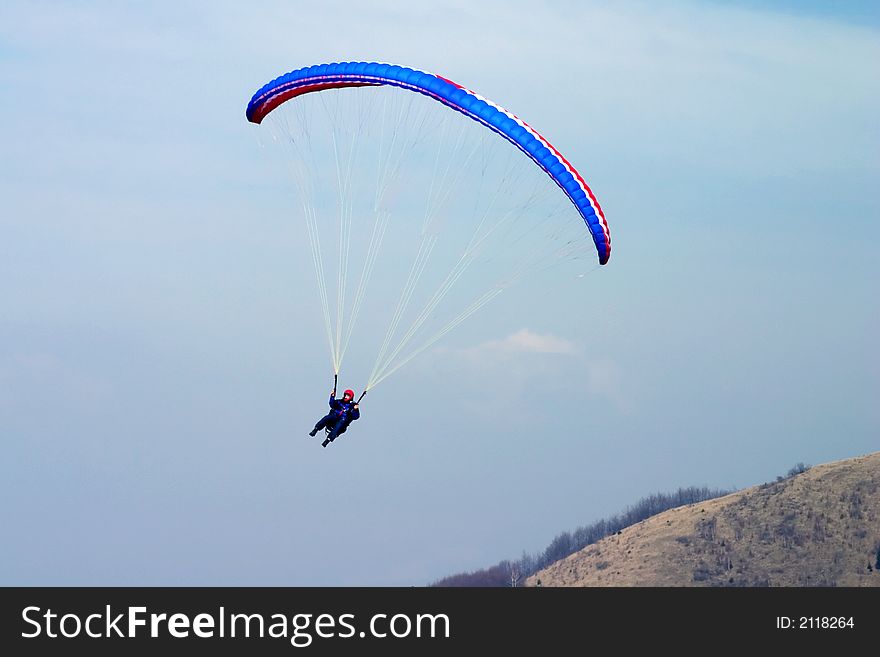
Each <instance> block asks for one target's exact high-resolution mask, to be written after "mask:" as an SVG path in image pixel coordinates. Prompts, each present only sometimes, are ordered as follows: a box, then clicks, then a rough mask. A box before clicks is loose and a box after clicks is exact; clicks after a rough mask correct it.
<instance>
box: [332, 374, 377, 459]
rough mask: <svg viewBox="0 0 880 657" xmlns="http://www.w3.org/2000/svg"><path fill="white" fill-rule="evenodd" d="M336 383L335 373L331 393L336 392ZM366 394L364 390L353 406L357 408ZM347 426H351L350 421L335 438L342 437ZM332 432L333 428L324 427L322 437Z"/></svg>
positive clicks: (337, 377)
mask: <svg viewBox="0 0 880 657" xmlns="http://www.w3.org/2000/svg"><path fill="white" fill-rule="evenodd" d="M338 382H339V374H338V373H337V374H334V375H333V391H334V392H335V391H336V386H337V385H338ZM366 394H367V391H366V390H364V391H363V392H362V393H361V396H360V397H358V399H357V401H356V402H354V404H353V406H357V405H358V404H360V403H361V400H362V399H363V398H364V397H365V396H366ZM352 399H354V398H352ZM349 424H351V421H349V422H346V423H345V426H344V427H342V430H341V431H339V433H338V434H337V436H340V435H342V434H343V433H345V431H346V430H347V429H348V425H349ZM332 432H333V427H330V426H326V427H324V435H326V436H329V435H330V434H331V433H332ZM325 446H326V445H325Z"/></svg>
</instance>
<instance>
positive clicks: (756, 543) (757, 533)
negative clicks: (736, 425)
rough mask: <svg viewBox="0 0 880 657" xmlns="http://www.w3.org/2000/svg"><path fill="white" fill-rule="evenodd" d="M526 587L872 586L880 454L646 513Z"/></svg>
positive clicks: (876, 581) (879, 567) (879, 543)
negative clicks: (716, 496) (713, 497)
mask: <svg viewBox="0 0 880 657" xmlns="http://www.w3.org/2000/svg"><path fill="white" fill-rule="evenodd" d="M525 585H526V586H880V452H877V453H874V454H869V455H865V456H861V457H857V458H853V459H847V460H844V461H837V462H833V463H826V464H823V465H818V466H815V467H812V468H810V469H808V470H807V471H805V472H802V473H800V474H797V475H794V476H791V477H788V478H784V479H783V478H780V480H778V481H776V482H773V483H768V484H762V485H760V486H754V487H752V488H747V489H744V490H742V491H738V492H735V493H731V494H729V495H725V496H723V497H718V498H715V499H711V500H707V501H704V502H698V503H696V504H688V505H685V506H681V507H678V508H674V509H671V510H668V511H664V512H662V513H660V514H658V515H655V516H652V517H650V518H647V519H645V520H642V521H641V522H638V523H636V524H634V525H632V526H630V527H627V528H625V529H622V530H620V531H618V532H617V533H616V534H614V535H612V536H608V537H606V538H603V539H601V540H600V541H598V542H596V543H595V544H593V545H589V546H588V547H586V548H584V549H582V550H580V551H578V552H576V553H574V554H572V555H570V556H568V557H566V558H564V559H561V560H560V561H557V562H556V563H553V564H551V565H550V566H548V567H546V568H544V569H542V570H540V571H538V572H536V573H534V574H533V575H531V576H530V577H528V578H527V579H526V581H525Z"/></svg>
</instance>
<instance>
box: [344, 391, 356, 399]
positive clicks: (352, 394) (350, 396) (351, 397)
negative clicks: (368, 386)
mask: <svg viewBox="0 0 880 657" xmlns="http://www.w3.org/2000/svg"><path fill="white" fill-rule="evenodd" d="M346 395H348V398H349V399H354V390H346V391H345V392H343V393H342V396H343V397H345V396H346Z"/></svg>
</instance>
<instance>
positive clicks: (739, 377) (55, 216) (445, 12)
mask: <svg viewBox="0 0 880 657" xmlns="http://www.w3.org/2000/svg"><path fill="white" fill-rule="evenodd" d="M413 4H417V6H410V7H404V5H402V4H401V3H398V2H390V1H389V2H384V3H355V2H327V3H306V2H303V3H295V2H261V3H232V2H229V3H219V2H218V3H208V2H203V3H192V2H173V3H171V2H167V3H160V2H153V3H146V2H144V3H116V2H82V3H53V2H27V3H25V2H5V3H3V4H2V8H0V100H2V104H0V143H2V148H3V157H2V159H0V196H2V198H3V206H4V207H3V211H2V213H0V299H2V306H0V308H2V310H0V438H2V447H3V456H2V459H0V498H2V500H3V502H2V505H0V527H2V530H0V535H2V541H0V583H2V584H7V585H10V584H30V585H36V584H40V585H51V584H59V585H68V584H88V585H100V584H111V585H117V584H140V585H161V584H206V585H227V584H229V585H245V584H252V585H276V584H277V585H421V584H426V583H429V582H431V581H433V580H435V579H437V578H439V577H442V576H445V575H448V574H452V573H454V572H458V571H462V570H472V569H475V568H480V567H484V566H488V565H491V564H493V563H495V562H497V561H498V560H500V559H505V558H515V557H518V556H519V555H520V553H521V551H522V550H528V551H537V550H540V549H542V548H543V547H545V546H546V544H547V543H548V542H549V541H550V540H551V539H552V538H553V537H554V536H555V535H556V534H557V533H559V532H561V531H564V530H570V529H574V528H575V527H577V526H578V525H581V524H586V523H588V522H592V521H594V520H596V519H598V518H600V517H603V516H607V515H609V514H612V513H615V512H618V511H620V510H622V509H623V508H624V507H625V506H626V505H628V504H630V503H632V502H635V501H636V500H637V499H638V498H640V497H642V496H644V495H647V494H650V493H652V492H656V491H668V490H672V489H675V488H676V487H678V486H687V485H708V486H713V487H715V486H717V487H745V486H749V485H753V484H756V483H761V482H764V481H767V480H769V479H772V478H774V477H775V476H776V475H777V474H782V473H784V472H785V471H786V470H787V469H788V468H789V467H791V466H792V465H794V464H795V463H797V462H799V461H803V462H806V463H819V462H824V461H831V460H837V459H842V458H848V457H852V456H856V455H858V454H862V453H866V452H871V451H875V450H877V449H878V438H880V431H878V429H880V405H878V404H877V399H878V397H880V394H878V393H880V375H878V366H880V358H878V350H877V346H876V344H877V342H876V340H877V335H878V334H880V313H878V295H877V289H878V282H880V280H878V270H880V264H878V263H880V258H878V255H877V245H878V243H880V221H878V220H880V192H878V190H880V184H878V182H880V181H878V178H880V158H878V155H877V154H878V153H880V129H878V121H877V117H878V116H880V70H878V62H880V19H878V12H877V10H876V8H875V6H876V5H875V3H870V2H864V3H843V4H845V6H843V7H841V4H842V3H799V2H784V3H778V4H774V3H763V2H760V3H759V2H751V1H748V2H746V1H744V2H732V3H724V2H718V1H714V2H668V3H662V4H660V3H653V2H651V3H649V2H643V3H641V2H633V3H614V4H613V5H611V4H610V3H585V2H558V3H551V2H548V3H526V2H521V3H520V2H503V3H501V2H485V3H472V2H448V3H413ZM319 5H320V7H319ZM340 60H378V61H390V62H396V63H401V64H405V65H409V66H413V67H417V68H421V69H425V70H428V71H434V72H437V73H440V74H442V75H444V76H446V77H449V78H451V79H453V80H456V81H457V82H460V83H461V84H464V85H466V86H468V87H470V88H472V89H476V90H478V91H479V92H480V93H482V94H483V95H485V96H486V97H488V98H491V99H493V100H495V101H497V102H499V103H501V104H503V105H505V106H506V107H508V108H510V109H511V110H513V111H514V112H516V114H518V115H519V116H521V117H523V118H524V119H525V120H527V121H528V122H529V123H530V124H531V125H533V126H535V127H536V128H538V129H539V130H541V131H542V132H544V133H545V134H546V135H547V136H548V138H550V139H551V140H552V141H553V142H554V144H555V145H556V146H558V147H559V148H560V149H561V150H563V152H565V154H566V155H567V156H568V158H569V159H570V160H571V161H572V162H574V163H577V164H578V166H580V167H581V168H582V169H583V170H584V171H585V173H586V174H587V176H588V179H589V181H590V183H591V185H592V187H593V189H594V190H595V192H596V194H597V195H598V197H599V199H600V200H601V202H602V204H603V208H604V209H605V213H606V216H607V218H608V221H609V224H610V226H611V230H612V235H613V239H614V254H613V256H612V259H611V262H610V263H609V264H608V266H607V267H604V268H602V269H601V270H599V271H598V272H595V273H593V274H591V275H590V276H589V277H587V278H586V279H585V280H584V281H583V282H582V283H577V284H575V283H572V282H571V281H568V282H565V283H560V285H559V286H558V287H553V288H550V289H544V288H542V289H529V288H528V286H526V287H525V288H524V289H523V291H522V294H523V295H524V296H520V297H513V298H511V299H505V298H503V297H499V300H498V303H497V305H495V306H493V307H492V310H491V312H489V311H487V312H486V313H485V314H482V315H480V316H478V317H477V318H474V320H473V321H472V322H470V323H467V324H465V325H463V326H462V327H460V328H459V329H458V330H457V331H456V332H455V333H454V334H451V335H450V336H449V339H448V340H446V341H444V342H443V344H442V345H441V346H440V347H438V349H436V350H435V351H433V352H430V353H426V354H425V355H424V356H423V357H422V358H420V359H418V361H416V362H414V363H413V364H412V365H411V366H409V367H407V368H405V369H404V370H401V371H400V372H399V373H398V374H397V375H395V376H394V377H392V378H391V379H389V380H388V381H387V382H386V383H384V384H383V386H382V388H381V389H377V391H376V393H375V396H374V397H368V401H369V404H365V412H364V418H363V419H362V420H360V421H359V423H358V424H357V425H355V427H354V428H353V429H352V430H350V432H349V434H347V435H346V436H345V437H344V439H342V442H339V443H336V444H335V445H334V446H333V449H328V450H322V449H321V448H320V446H319V445H317V444H316V443H314V442H309V441H308V440H307V439H305V438H304V437H303V435H304V432H305V431H306V430H307V429H308V428H309V426H310V425H311V423H312V422H314V420H315V419H316V418H317V416H318V415H319V414H320V413H322V412H323V410H324V408H325V404H326V393H327V390H328V388H329V383H330V382H329V374H328V371H327V370H328V366H327V354H326V349H325V338H324V336H323V333H322V328H321V326H320V324H319V323H318V322H317V321H314V319H313V318H314V316H315V314H316V313H317V311H318V305H317V301H316V297H315V289H314V284H313V281H312V272H311V269H310V266H311V265H310V263H308V262H307V261H306V258H307V250H305V249H304V247H303V240H304V238H303V228H302V222H301V221H300V220H298V219H297V218H296V217H295V216H293V213H292V210H291V207H292V203H291V194H290V188H289V186H287V185H285V180H284V179H283V176H282V173H281V172H278V171H275V170H274V169H271V168H270V167H269V166H267V160H266V158H265V157H264V156H263V153H261V150H260V147H259V139H258V137H257V131H259V130H260V127H258V126H254V125H251V124H249V123H247V121H246V120H245V118H244V108H245V105H246V104H247V101H248V100H249V99H250V97H251V94H252V93H253V92H254V91H255V90H256V89H257V88H258V87H260V86H261V85H262V84H264V83H265V82H266V81H268V80H270V79H272V78H274V77H276V76H278V75H280V74H281V73H284V72H286V71H288V70H291V69H294V68H298V67H300V66H304V65H307V64H313V63H320V62H326V61H340ZM524 299H525V301H526V303H524V301H523V300H524ZM357 383H358V382H347V381H346V382H344V384H345V385H357ZM380 390H381V392H380ZM416 391H418V392H416Z"/></svg>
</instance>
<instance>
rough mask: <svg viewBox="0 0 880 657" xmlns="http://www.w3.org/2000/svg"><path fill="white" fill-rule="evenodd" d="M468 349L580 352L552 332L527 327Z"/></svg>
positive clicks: (520, 351)
mask: <svg viewBox="0 0 880 657" xmlns="http://www.w3.org/2000/svg"><path fill="white" fill-rule="evenodd" d="M469 351H475V352H485V351H493V352H516V353H523V352H526V353H534V354H560V355H576V354H578V353H579V352H580V350H579V349H578V347H577V345H575V344H574V343H573V342H571V341H569V340H566V339H565V338H560V337H559V336H557V335H553V334H552V333H545V334H541V333H533V332H532V331H530V330H529V329H527V328H523V329H520V330H519V331H517V332H516V333H511V334H510V335H508V336H507V337H506V338H502V339H500V340H489V341H488V342H484V343H483V344H479V345H477V346H476V347H471V348H470V349H469Z"/></svg>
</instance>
